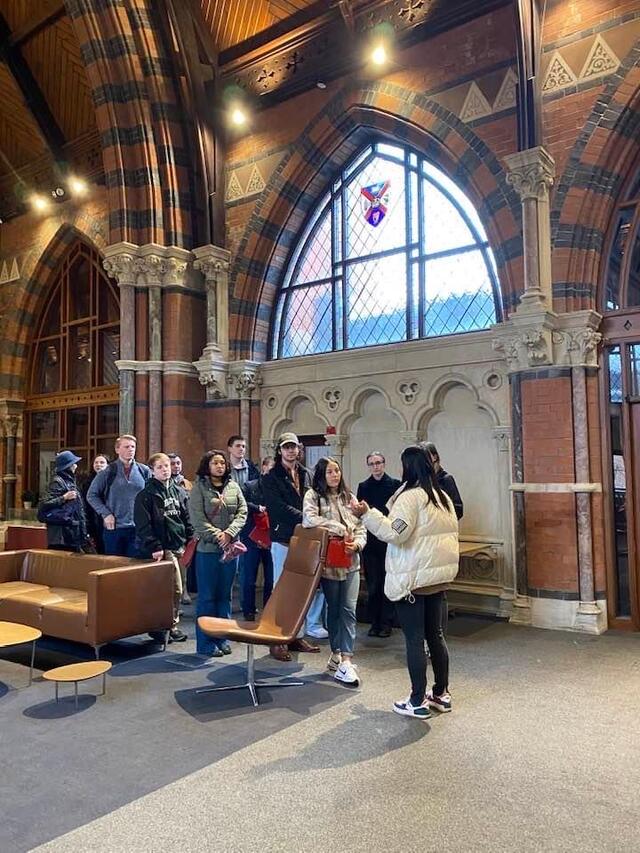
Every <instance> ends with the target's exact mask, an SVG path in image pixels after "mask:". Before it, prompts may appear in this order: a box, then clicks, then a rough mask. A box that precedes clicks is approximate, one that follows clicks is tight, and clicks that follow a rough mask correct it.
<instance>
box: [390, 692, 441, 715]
mask: <svg viewBox="0 0 640 853" xmlns="http://www.w3.org/2000/svg"><path fill="white" fill-rule="evenodd" d="M393 710H394V711H395V712H396V714H402V716H403V717H415V719H416V720H428V719H429V717H431V716H432V714H431V711H430V710H429V705H428V703H427V700H426V699H425V700H424V701H423V703H422V705H417V706H414V705H412V704H411V696H407V698H406V699H402V700H399V701H398V702H394V703H393Z"/></svg>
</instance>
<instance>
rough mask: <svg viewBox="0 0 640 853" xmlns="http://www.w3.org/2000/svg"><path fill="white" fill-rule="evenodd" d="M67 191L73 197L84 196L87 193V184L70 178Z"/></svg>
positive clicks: (79, 179) (78, 179)
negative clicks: (68, 190) (69, 191)
mask: <svg viewBox="0 0 640 853" xmlns="http://www.w3.org/2000/svg"><path fill="white" fill-rule="evenodd" d="M69 189H70V190H71V192H72V193H73V194H74V195H84V194H85V193H86V191H87V183H86V181H83V180H82V179H81V178H71V179H70V180H69Z"/></svg>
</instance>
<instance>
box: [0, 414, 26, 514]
mask: <svg viewBox="0 0 640 853" xmlns="http://www.w3.org/2000/svg"><path fill="white" fill-rule="evenodd" d="M20 420H21V418H20V416H19V415H10V414H7V415H4V416H3V417H2V420H1V421H0V423H1V425H2V433H3V435H4V459H5V472H4V475H3V477H2V482H3V483H4V516H5V518H8V517H9V510H10V509H11V508H12V507H14V506H15V500H16V481H17V479H18V478H17V476H16V441H17V436H18V428H19V426H20Z"/></svg>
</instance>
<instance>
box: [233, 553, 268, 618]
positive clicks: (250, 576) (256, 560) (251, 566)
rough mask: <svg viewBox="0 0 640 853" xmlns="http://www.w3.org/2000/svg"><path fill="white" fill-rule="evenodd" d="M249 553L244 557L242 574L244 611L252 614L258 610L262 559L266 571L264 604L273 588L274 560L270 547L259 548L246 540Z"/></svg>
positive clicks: (248, 614)
mask: <svg viewBox="0 0 640 853" xmlns="http://www.w3.org/2000/svg"><path fill="white" fill-rule="evenodd" d="M245 545H246V546H247V553H246V554H245V555H244V558H243V561H242V562H243V566H242V570H241V575H242V612H243V613H244V615H245V618H246V617H247V616H251V615H252V614H255V612H256V578H257V577H258V567H259V565H260V561H261V560H262V569H263V571H264V589H263V591H262V606H263V607H264V605H265V604H266V603H267V601H269V596H270V595H271V591H272V589H273V560H272V558H271V551H270V550H269V549H268V548H258V547H257V545H254V544H253V543H251V542H246V541H245Z"/></svg>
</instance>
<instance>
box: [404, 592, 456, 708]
mask: <svg viewBox="0 0 640 853" xmlns="http://www.w3.org/2000/svg"><path fill="white" fill-rule="evenodd" d="M444 596H445V593H444V592H436V593H434V594H433V595H416V596H411V597H410V598H403V599H402V601H397V602H396V610H397V613H398V621H399V622H400V626H401V628H402V631H403V633H404V638H405V642H406V644H407V668H408V670H409V676H410V678H411V704H412V705H413V706H414V707H415V706H417V705H420V704H421V703H422V702H423V701H424V696H425V693H426V690H427V655H426V654H425V650H424V641H425V640H426V641H427V645H428V646H429V655H430V657H431V663H432V665H433V675H434V678H435V683H434V685H433V692H434V694H435V695H436V696H442V694H443V693H446V692H447V688H448V686H449V650H448V648H447V642H446V640H445V638H444V633H443V630H442V611H443V606H442V602H443V600H444ZM411 598H413V602H411V600H410V599H411Z"/></svg>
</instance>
